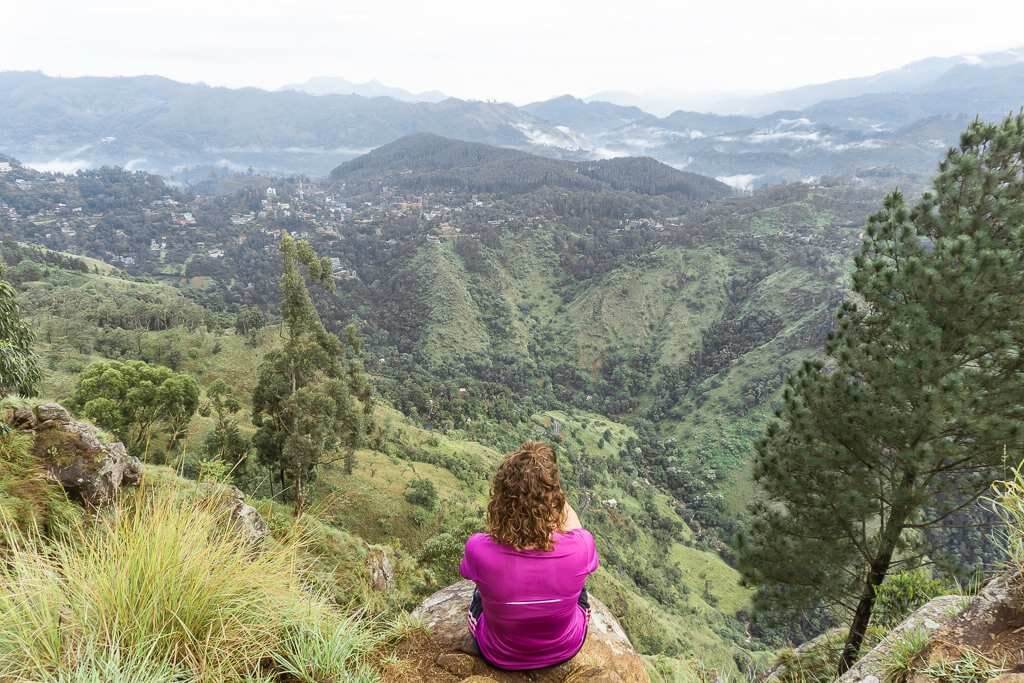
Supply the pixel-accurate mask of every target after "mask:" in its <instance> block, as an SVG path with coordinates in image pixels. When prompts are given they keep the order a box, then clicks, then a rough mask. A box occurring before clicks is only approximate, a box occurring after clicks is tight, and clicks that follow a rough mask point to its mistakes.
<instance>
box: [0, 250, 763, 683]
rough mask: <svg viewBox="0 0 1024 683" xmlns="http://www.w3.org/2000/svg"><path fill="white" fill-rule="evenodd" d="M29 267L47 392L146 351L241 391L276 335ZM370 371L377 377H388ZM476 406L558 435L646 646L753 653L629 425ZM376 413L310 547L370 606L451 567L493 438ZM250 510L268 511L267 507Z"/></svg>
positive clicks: (195, 460)
mask: <svg viewBox="0 0 1024 683" xmlns="http://www.w3.org/2000/svg"><path fill="white" fill-rule="evenodd" d="M10 248H11V247H10V246H7V247H5V251H4V256H5V257H8V256H9V255H11V254H9V253H8V251H6V250H7V249H10ZM19 255H20V256H26V255H27V254H21V253H20V252H19ZM40 277H41V279H40V280H33V281H27V282H23V283H21V288H22V290H23V291H22V305H23V307H24V309H25V310H26V311H30V312H31V320H32V323H33V325H34V326H35V328H36V329H37V330H38V331H39V335H40V344H39V348H40V352H41V353H42V355H43V357H44V360H45V365H46V366H47V367H48V368H49V372H48V373H47V378H46V383H45V386H44V387H43V390H44V391H45V393H46V394H47V395H50V396H55V397H65V396H67V395H68V394H69V393H70V392H71V388H72V386H73V383H74V381H75V376H76V374H77V373H78V372H80V371H81V369H82V368H84V367H85V366H86V365H87V364H88V363H89V362H91V361H93V360H97V359H100V358H104V357H117V358H143V359H145V360H147V361H149V362H157V363H165V364H169V365H173V366H174V367H176V368H177V369H178V370H179V371H184V372H187V373H189V374H191V375H193V376H194V377H196V378H197V379H198V380H199V382H200V384H201V385H203V386H209V385H210V384H211V383H212V382H213V381H215V380H218V379H220V380H223V381H226V382H228V383H229V385H230V386H231V387H232V389H233V390H234V391H235V393H236V395H237V396H238V397H239V398H240V399H241V400H242V402H243V404H244V403H245V397H246V396H248V395H250V393H251V392H252V390H253V385H254V382H255V379H254V378H255V377H256V375H257V366H258V363H259V361H260V359H261V357H262V356H263V354H265V353H266V352H267V351H268V350H269V349H270V348H272V347H273V346H275V345H276V344H277V343H278V330H276V329H268V330H265V331H264V332H262V333H261V334H260V335H258V337H257V341H256V344H255V345H251V344H250V343H249V342H247V341H246V339H245V338H244V337H240V336H238V335H236V334H233V333H231V332H220V331H216V330H213V331H211V330H208V329H207V328H205V327H195V328H190V326H189V323H188V321H187V320H185V319H183V320H181V321H179V322H177V323H175V324H172V325H170V326H168V327H167V328H166V329H158V330H148V329H146V328H145V326H138V325H137V322H138V321H136V320H135V319H134V318H132V319H130V320H129V319H124V320H106V319H105V320H106V322H105V323H104V324H103V326H100V324H99V323H98V322H97V321H98V318H97V315H99V313H98V312H99V311H104V310H108V309H109V308H110V306H111V305H112V304H114V303H115V302H116V303H117V304H118V305H120V306H122V307H123V308H125V309H126V310H133V309H135V308H137V307H141V306H149V307H150V308H151V309H153V310H158V309H164V308H168V307H170V306H172V305H174V302H175V301H178V300H179V296H178V294H177V292H176V291H175V290H174V289H173V288H169V287H166V286H163V285H154V284H150V283H137V282H132V281H130V280H126V279H124V278H123V277H118V276H115V275H99V274H96V273H91V272H85V271H80V270H77V269H75V270H70V271H69V270H66V269H64V268H62V267H59V266H53V267H49V268H46V269H44V270H43V271H42V272H41V273H40ZM156 295H158V296H156ZM165 300H166V301H165ZM439 324H443V325H444V326H445V327H447V326H448V325H449V324H450V323H448V322H447V321H442V323H439ZM437 351H438V352H441V351H445V352H451V350H450V349H447V348H446V349H438V350H437ZM377 379H378V382H379V383H382V384H383V383H384V382H386V380H387V378H386V377H384V376H381V377H378V378H377ZM246 416H247V411H244V410H243V412H242V414H241V415H240V423H241V425H242V426H243V431H244V432H246V433H248V432H249V430H250V427H248V420H247V419H246ZM474 417H476V418H477V419H479V420H480V421H481V422H482V423H485V424H487V425H489V426H488V427H487V429H490V430H492V431H491V432H489V438H488V440H489V441H490V443H492V444H495V443H498V442H500V443H506V444H512V443H516V442H518V441H520V440H522V439H526V438H545V439H549V440H552V441H554V442H556V443H560V444H561V445H560V446H559V452H560V467H561V469H562V472H563V477H564V480H565V482H566V485H567V487H568V490H569V492H570V496H571V498H572V500H573V503H574V505H575V506H576V507H577V509H578V510H579V511H580V514H581V516H582V517H583V519H584V520H586V523H587V525H588V527H589V528H591V529H592V530H593V532H594V534H595V537H596V538H597V541H598V548H599V552H600V553H601V555H602V558H603V559H602V564H603V568H602V570H601V571H600V572H599V573H598V574H597V575H596V576H595V577H594V580H593V582H592V590H593V591H594V592H595V594H596V595H598V596H600V597H601V599H602V600H604V601H605V602H606V603H607V604H608V605H609V607H610V608H611V609H612V611H613V612H614V614H616V616H617V617H618V618H619V619H620V620H621V621H622V623H623V625H624V626H625V628H626V629H627V631H628V632H629V634H630V637H631V638H632V640H633V642H634V644H635V645H636V646H637V648H638V649H639V650H640V651H641V652H643V653H646V654H649V655H663V656H668V657H672V658H684V657H696V656H700V657H701V658H702V659H703V660H704V661H705V662H707V665H708V666H709V667H715V668H717V669H720V670H722V671H724V672H732V673H734V674H735V673H736V672H737V668H736V667H737V664H736V662H737V661H746V660H748V659H749V658H750V657H751V656H753V655H752V653H750V652H748V651H749V650H751V649H752V647H756V646H752V645H751V644H750V643H749V642H748V641H747V638H746V635H745V631H744V626H743V621H742V619H743V613H744V612H745V611H746V610H748V609H749V599H750V593H749V591H748V590H747V589H745V588H742V587H741V586H739V583H738V575H737V573H736V572H735V570H734V569H732V568H731V567H729V566H728V565H727V564H726V563H725V562H724V561H723V560H722V559H721V558H720V557H719V556H718V555H717V554H716V553H715V551H714V549H713V548H712V547H711V546H710V545H709V544H708V543H707V541H706V540H705V539H704V538H703V537H702V535H701V534H700V533H698V531H696V530H694V528H692V527H691V526H690V523H689V522H688V521H687V518H686V515H687V514H688V513H687V512H686V510H685V508H684V506H683V505H682V504H681V503H680V502H679V501H678V500H675V499H673V498H672V497H670V496H669V495H667V494H666V493H665V492H663V491H662V490H660V489H659V488H658V487H657V486H656V485H655V484H653V483H652V482H650V481H647V480H645V479H644V475H643V474H642V473H641V472H640V470H639V469H638V467H637V465H636V463H635V462H633V456H632V453H631V448H632V445H631V444H632V443H633V442H634V441H635V440H636V439H637V438H638V435H637V433H636V432H635V431H634V430H633V429H631V428H630V427H627V426H626V425H623V424H621V423H618V422H616V421H614V420H611V419H608V418H606V417H603V416H601V415H598V414H595V413H589V412H584V411H559V410H546V411H542V412H538V413H536V414H533V415H532V416H530V419H529V420H527V421H526V422H524V423H521V424H517V423H500V422H497V421H494V420H487V419H486V417H485V416H476V415H475V416H474ZM376 420H377V422H378V424H379V425H380V433H379V435H378V436H377V437H375V438H374V440H373V442H372V443H371V444H369V445H368V447H367V448H365V449H362V450H360V451H358V453H357V454H356V464H355V467H354V471H353V472H352V473H351V474H346V473H345V472H344V471H343V469H342V467H341V466H340V465H327V466H325V467H324V468H323V469H322V471H321V473H320V484H319V488H318V490H317V499H318V501H319V502H317V503H315V504H314V505H313V506H312V508H313V513H314V515H315V521H310V522H309V525H310V529H309V531H310V533H311V534H312V535H311V538H310V546H309V548H308V551H309V552H310V553H311V554H313V555H314V556H315V557H316V560H317V561H316V565H315V567H316V576H317V580H318V582H323V586H324V587H325V588H326V589H328V590H329V591H331V592H332V593H333V594H334V595H335V596H336V599H337V600H338V601H339V602H340V603H342V604H349V603H351V602H352V601H353V600H359V601H367V604H370V605H372V606H373V608H374V609H377V610H383V609H391V610H395V609H399V608H410V607H412V606H413V605H415V604H416V603H417V602H418V601H419V599H421V598H422V597H423V596H424V595H426V594H427V593H429V592H431V591H433V590H435V589H437V588H440V587H442V586H444V585H446V584H447V583H449V582H450V581H452V580H453V579H454V578H455V576H456V570H457V562H458V558H459V554H460V551H461V545H462V543H463V541H464V539H465V536H466V535H467V534H468V533H469V532H470V531H473V530H476V529H479V528H480V525H481V523H482V511H483V507H484V503H485V501H486V496H487V491H488V480H489V477H490V476H491V474H492V472H493V468H494V466H495V465H496V464H497V462H498V461H499V459H500V450H499V449H497V448H496V447H494V446H488V445H485V444H483V443H481V442H480V441H477V440H475V438H474V437H473V436H472V434H473V432H471V430H470V428H469V425H466V428H464V429H449V430H447V432H442V431H435V430H433V429H430V428H427V427H424V426H423V425H421V424H417V423H416V422H414V421H413V420H410V419H409V418H408V417H406V416H405V415H403V414H402V413H400V412H398V411H397V410H395V409H394V408H392V407H390V406H389V405H387V404H386V403H385V404H382V405H380V406H379V407H378V409H377V412H376ZM212 424H213V423H212V418H209V417H199V418H196V419H195V420H194V421H193V423H192V425H191V428H190V430H189V433H188V435H187V437H186V440H185V442H184V443H185V448H184V451H183V452H182V454H181V455H180V456H178V455H177V454H175V455H174V457H175V460H174V462H176V463H177V467H178V469H179V470H183V471H185V472H186V473H190V474H194V473H196V472H198V471H200V469H201V468H200V461H201V459H202V457H203V456H202V454H201V450H200V449H201V444H202V443H203V440H204V438H205V435H206V434H207V433H208V431H209V430H210V429H211V427H212ZM556 425H557V427H556ZM480 433H484V432H480ZM167 455H169V454H164V453H162V452H161V449H160V448H157V447H156V446H154V447H153V448H152V449H151V451H150V457H151V458H152V459H154V460H159V459H160V458H163V457H166V456H167ZM179 457H180V460H178V459H177V458H179ZM170 476H173V475H170ZM412 480H425V481H428V482H430V486H431V488H432V490H433V491H434V492H435V495H436V502H434V503H430V504H426V503H423V502H420V501H417V500H416V499H413V498H411V497H409V496H407V495H406V494H407V493H408V490H409V488H408V487H409V482H410V481H412ZM251 484H252V485H253V486H255V487H256V489H254V490H258V491H262V494H261V495H266V494H267V493H268V491H266V490H265V488H262V489H261V488H259V487H260V486H261V484H260V482H258V481H257V482H251ZM246 485H248V484H246ZM258 507H259V508H260V509H261V510H263V511H265V512H267V511H270V510H273V509H274V504H273V503H271V502H270V501H267V502H266V503H263V504H260V505H259V506H258ZM274 514H276V515H288V514H289V512H288V509H287V508H284V509H281V508H280V504H278V510H277V512H276V513H269V512H268V515H270V516H273V515H274ZM272 526H274V525H272ZM367 544H369V546H373V547H376V546H380V547H383V548H384V549H385V552H386V553H387V555H388V557H389V558H390V560H391V562H392V564H393V566H394V567H395V570H396V575H395V579H394V581H395V585H394V588H392V589H391V590H390V592H385V593H375V592H374V591H372V590H369V589H368V588H367V587H366V585H365V583H366V582H367V581H368V579H367V576H366V572H367V569H366V565H365V563H366V562H367V554H368V551H367V548H368V546H367ZM318 585H320V584H319V583H318Z"/></svg>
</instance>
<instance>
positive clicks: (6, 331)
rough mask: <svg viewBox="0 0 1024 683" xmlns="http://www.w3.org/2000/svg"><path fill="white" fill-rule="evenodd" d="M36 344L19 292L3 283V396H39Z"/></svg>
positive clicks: (0, 330)
mask: <svg viewBox="0 0 1024 683" xmlns="http://www.w3.org/2000/svg"><path fill="white" fill-rule="evenodd" d="M34 341H35V335H34V334H33V333H32V329H31V328H30V327H29V326H28V325H27V324H25V322H24V321H22V319H21V310H20V308H19V306H18V299H17V292H16V291H15V289H14V287H12V286H11V284H10V283H9V282H6V281H3V280H0V395H7V394H9V393H19V394H24V395H26V396H31V395H33V394H34V393H35V391H36V389H37V387H38V385H39V382H40V380H41V379H42V371H41V369H40V367H39V361H38V359H37V357H36V354H35V351H34V350H33V347H32V345H33V342H34Z"/></svg>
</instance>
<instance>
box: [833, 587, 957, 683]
mask: <svg viewBox="0 0 1024 683" xmlns="http://www.w3.org/2000/svg"><path fill="white" fill-rule="evenodd" d="M963 607H964V602H963V598H961V597H960V596H959V595H945V596H942V597H939V598H934V599H932V600H931V601H930V602H929V603H928V604H926V605H925V606H924V607H921V608H920V609H918V610H917V611H916V612H914V613H913V614H911V615H910V616H909V617H907V618H906V619H905V620H904V621H903V622H902V623H901V624H900V625H899V626H897V627H896V628H894V629H892V630H891V631H889V633H888V634H886V636H885V638H883V639H882V641H881V642H880V643H878V645H876V646H875V647H874V648H873V649H872V650H871V651H870V652H868V653H867V654H865V655H864V656H863V657H861V658H860V659H859V660H858V661H857V663H856V664H854V665H853V667H851V668H850V670H849V671H847V672H846V673H845V674H843V675H842V676H841V677H840V678H839V679H838V682H837V683H879V681H882V680H885V677H886V676H885V667H886V661H887V659H888V658H889V653H890V652H892V649H893V646H894V645H895V644H896V643H898V642H899V641H900V640H901V639H902V638H903V636H904V635H905V634H907V633H908V632H911V631H926V632H928V633H934V632H935V631H937V630H938V629H939V628H941V627H942V625H943V624H945V623H947V622H949V621H951V620H952V619H953V618H954V617H956V615H957V614H958V613H959V612H960V611H961V610H962V609H963Z"/></svg>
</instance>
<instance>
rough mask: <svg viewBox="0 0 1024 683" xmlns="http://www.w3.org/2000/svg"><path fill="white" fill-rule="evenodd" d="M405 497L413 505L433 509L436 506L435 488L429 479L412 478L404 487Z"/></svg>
mask: <svg viewBox="0 0 1024 683" xmlns="http://www.w3.org/2000/svg"><path fill="white" fill-rule="evenodd" d="M405 499H406V500H407V501H409V502H410V503H412V504H413V505H419V506H421V507H425V508H426V509H428V510H433V509H434V507H436V506H437V488H436V487H435V486H434V482H432V481H430V480H429V479H413V480H412V481H410V482H409V485H408V486H407V487H406V489H405Z"/></svg>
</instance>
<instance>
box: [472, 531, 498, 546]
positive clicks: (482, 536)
mask: <svg viewBox="0 0 1024 683" xmlns="http://www.w3.org/2000/svg"><path fill="white" fill-rule="evenodd" d="M493 543H494V539H493V538H491V535H490V534H488V533H486V532H484V531H478V532H476V533H475V534H470V536H469V538H467V539H466V550H470V549H471V548H478V547H481V546H486V545H491V544H493Z"/></svg>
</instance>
